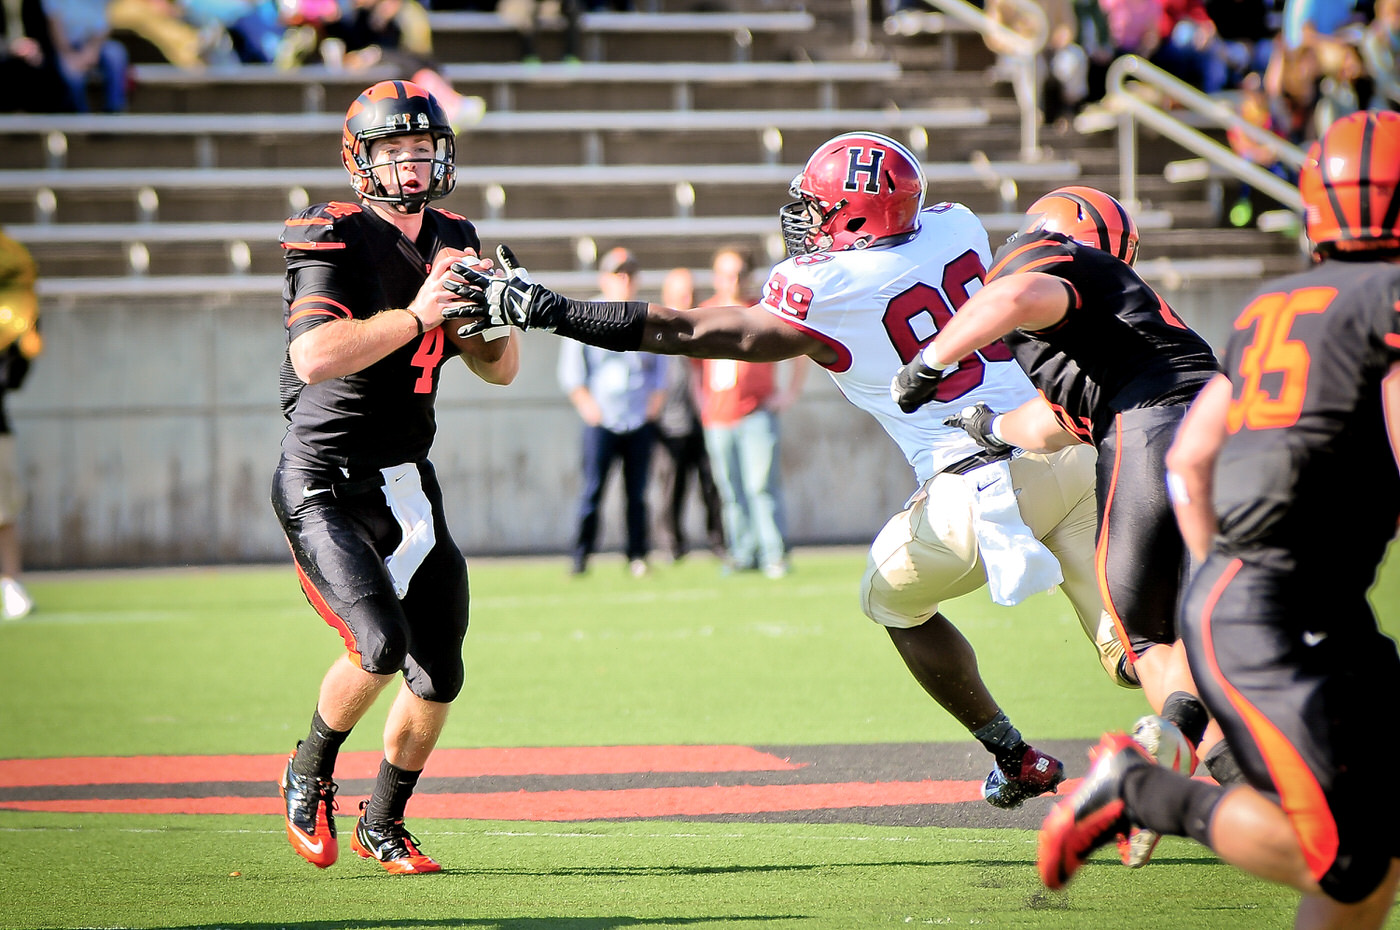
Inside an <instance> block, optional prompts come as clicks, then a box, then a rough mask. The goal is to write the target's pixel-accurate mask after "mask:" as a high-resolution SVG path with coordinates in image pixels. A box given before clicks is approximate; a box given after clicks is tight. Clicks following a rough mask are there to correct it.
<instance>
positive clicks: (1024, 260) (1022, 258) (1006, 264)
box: [987, 231, 1079, 281]
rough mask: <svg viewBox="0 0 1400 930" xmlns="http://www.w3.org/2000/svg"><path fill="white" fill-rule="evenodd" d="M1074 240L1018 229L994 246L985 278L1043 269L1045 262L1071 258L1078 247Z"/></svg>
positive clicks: (1056, 261) (1049, 233)
mask: <svg viewBox="0 0 1400 930" xmlns="http://www.w3.org/2000/svg"><path fill="white" fill-rule="evenodd" d="M1078 248H1079V247H1078V244H1077V243H1076V242H1074V240H1072V239H1069V238H1067V237H1066V236H1063V235H1061V234H1059V233H1054V232H1043V231H1042V232H1025V233H1017V234H1016V235H1014V236H1012V237H1011V238H1010V239H1007V240H1006V244H1005V245H1003V246H1002V247H1001V248H999V249H997V254H996V256H995V257H994V258H993V259H992V267H991V270H990V271H988V272H987V280H988V281H992V280H994V279H996V278H1000V277H1004V276H1006V275H1009V274H1015V273H1016V272H1018V271H1043V270H1045V269H1046V266H1048V265H1055V264H1058V263H1060V262H1068V261H1073V260H1074V256H1075V253H1076V252H1077V251H1078Z"/></svg>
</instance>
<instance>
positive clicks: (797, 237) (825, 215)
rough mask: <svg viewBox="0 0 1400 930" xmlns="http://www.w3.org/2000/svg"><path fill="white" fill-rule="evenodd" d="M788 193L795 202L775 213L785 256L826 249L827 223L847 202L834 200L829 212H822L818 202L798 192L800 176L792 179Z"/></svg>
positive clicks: (800, 191)
mask: <svg viewBox="0 0 1400 930" xmlns="http://www.w3.org/2000/svg"><path fill="white" fill-rule="evenodd" d="M788 193H790V194H791V195H792V196H794V197H796V198H797V199H796V200H794V201H792V202H791V203H786V204H784V205H783V206H782V207H781V208H780V209H779V210H778V220H779V221H780V222H781V223H782V227H783V245H784V246H786V248H787V254H788V257H789V258H792V257H794V256H797V255H811V254H812V253H814V252H825V251H826V250H828V249H830V248H831V245H832V236H831V233H830V232H829V231H828V230H829V229H830V226H831V221H832V219H834V218H835V216H836V214H838V213H840V212H841V210H843V209H844V208H845V207H846V203H847V201H845V200H838V201H837V202H836V203H834V204H833V205H832V206H831V208H830V209H828V210H823V209H822V206H821V203H820V201H818V200H817V199H816V198H814V197H812V196H811V195H809V194H806V193H804V192H803V191H802V176H801V175H798V176H797V177H796V178H793V181H792V186H791V187H790V188H789V189H788Z"/></svg>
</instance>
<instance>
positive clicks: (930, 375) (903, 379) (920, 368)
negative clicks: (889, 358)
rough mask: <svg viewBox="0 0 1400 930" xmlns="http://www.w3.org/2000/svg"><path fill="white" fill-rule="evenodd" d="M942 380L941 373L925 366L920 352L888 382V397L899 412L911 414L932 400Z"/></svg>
mask: <svg viewBox="0 0 1400 930" xmlns="http://www.w3.org/2000/svg"><path fill="white" fill-rule="evenodd" d="M942 380H943V372H941V371H939V370H938V369H937V368H930V367H929V366H928V365H927V364H925V363H924V354H923V353H922V352H920V353H919V354H918V355H916V356H914V358H913V360H911V361H910V362H909V364H907V365H905V366H904V367H903V368H901V369H899V373H898V374H896V375H895V376H894V380H893V381H891V382H890V396H891V397H893V398H894V402H895V403H896V404H899V409H900V410H903V411H904V412H905V413H913V412H914V411H915V410H918V409H919V408H920V407H922V406H923V405H924V404H926V403H928V402H929V401H931V400H933V395H934V394H936V393H937V392H938V382H940V381H942Z"/></svg>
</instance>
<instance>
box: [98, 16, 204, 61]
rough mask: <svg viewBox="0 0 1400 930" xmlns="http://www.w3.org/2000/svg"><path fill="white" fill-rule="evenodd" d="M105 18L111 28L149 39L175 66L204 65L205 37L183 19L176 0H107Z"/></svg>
mask: <svg viewBox="0 0 1400 930" xmlns="http://www.w3.org/2000/svg"><path fill="white" fill-rule="evenodd" d="M107 21H108V22H109V23H111V25H112V30H113V31H114V32H129V33H131V34H132V35H135V36H138V37H140V38H141V39H144V40H145V41H147V42H149V43H150V44H151V45H152V46H154V47H155V49H156V51H158V52H160V53H161V55H162V56H163V57H164V58H165V60H166V61H168V62H170V63H171V64H172V65H175V66H176V67H179V68H186V69H189V70H191V71H195V70H198V69H200V68H203V67H204V65H205V60H204V48H203V47H204V44H205V41H206V37H205V36H202V35H201V34H200V31H199V30H198V29H197V28H195V27H194V26H193V25H192V24H191V23H189V22H188V21H187V20H186V19H185V16H184V12H183V10H181V8H180V6H179V4H178V3H176V2H175V0H108V3H107Z"/></svg>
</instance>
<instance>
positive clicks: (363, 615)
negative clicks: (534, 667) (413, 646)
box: [345, 597, 408, 675]
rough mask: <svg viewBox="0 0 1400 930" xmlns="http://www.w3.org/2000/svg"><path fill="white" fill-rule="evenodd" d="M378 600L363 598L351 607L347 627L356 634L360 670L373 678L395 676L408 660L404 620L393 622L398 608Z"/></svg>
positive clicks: (406, 632) (406, 633)
mask: <svg viewBox="0 0 1400 930" xmlns="http://www.w3.org/2000/svg"><path fill="white" fill-rule="evenodd" d="M386 606H387V605H384V604H381V603H378V601H377V599H376V598H374V597H366V598H362V599H361V600H359V601H356V602H355V606H353V607H351V608H350V611H349V616H347V617H346V618H345V620H346V625H347V626H349V628H350V629H351V631H352V632H354V634H355V648H356V649H357V650H358V652H359V654H360V668H362V669H364V670H365V671H367V672H369V673H371V674H373V675H394V674H397V673H398V672H400V671H402V670H403V665H404V660H405V659H406V658H408V631H407V630H406V629H405V627H404V623H403V621H402V619H397V620H389V619H386V618H387V617H391V616H392V615H393V614H394V613H398V612H399V611H398V610H397V605H394V607H393V608H390V609H386Z"/></svg>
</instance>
